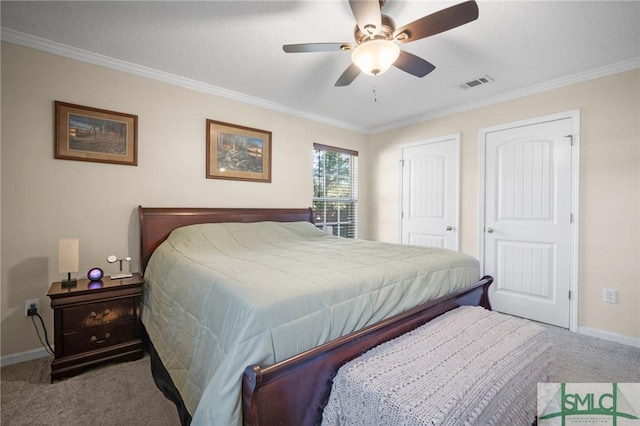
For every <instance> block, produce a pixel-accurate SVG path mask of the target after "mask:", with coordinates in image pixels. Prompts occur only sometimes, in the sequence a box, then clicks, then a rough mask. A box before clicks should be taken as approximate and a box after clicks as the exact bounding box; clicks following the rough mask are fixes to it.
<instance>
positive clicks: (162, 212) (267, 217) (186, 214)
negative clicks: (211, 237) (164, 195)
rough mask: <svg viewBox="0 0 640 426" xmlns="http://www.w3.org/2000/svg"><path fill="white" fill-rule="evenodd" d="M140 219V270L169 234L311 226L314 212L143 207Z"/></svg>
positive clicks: (139, 210)
mask: <svg viewBox="0 0 640 426" xmlns="http://www.w3.org/2000/svg"><path fill="white" fill-rule="evenodd" d="M138 216H139V218H140V268H141V269H140V270H141V272H142V273H144V270H145V269H146V267H147V263H149V259H150V258H151V254H152V253H153V251H154V250H155V249H156V248H157V247H158V246H159V245H160V243H162V242H163V241H164V240H166V239H167V237H168V236H169V234H170V233H171V231H173V230H174V229H176V228H179V227H181V226H186V225H195V224H197V223H221V222H244V223H249V222H266V221H271V222H311V223H314V214H313V209H312V208H310V207H308V208H305V209H248V208H243V209H233V208H196V207H142V206H138Z"/></svg>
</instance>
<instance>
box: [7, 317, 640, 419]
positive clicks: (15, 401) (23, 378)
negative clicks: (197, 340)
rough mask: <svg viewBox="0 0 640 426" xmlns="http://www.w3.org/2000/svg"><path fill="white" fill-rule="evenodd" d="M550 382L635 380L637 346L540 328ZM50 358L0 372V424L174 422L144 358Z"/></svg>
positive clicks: (639, 372) (639, 364)
mask: <svg viewBox="0 0 640 426" xmlns="http://www.w3.org/2000/svg"><path fill="white" fill-rule="evenodd" d="M545 328H547V330H548V335H549V338H550V339H551V341H552V342H553V345H554V349H553V350H554V355H555V357H556V377H555V382H556V383H562V382H564V383H611V382H618V383H640V349H638V348H634V347H631V346H626V345H621V344H617V343H612V342H608V341H605V340H602V339H598V338H595V337H589V336H584V335H580V334H577V333H571V332H569V331H567V330H565V329H562V328H558V327H553V326H546V325H545ZM50 362H51V359H49V358H41V359H38V360H34V361H29V362H24V363H20V364H14V365H10V366H7V367H3V368H2V369H1V370H0V378H1V382H0V387H1V391H0V394H1V400H0V401H1V404H0V411H1V416H0V424H2V425H3V426H37V425H48V426H49V425H51V426H76V425H77V426H84V425H96V426H101V425H118V426H138V425H149V426H151V425H153V426H178V425H179V424H180V421H179V420H178V415H177V412H176V409H175V406H174V405H173V403H171V402H170V401H169V400H167V399H165V398H164V396H163V395H162V393H161V392H160V391H159V390H158V388H157V387H156V386H155V384H154V382H153V378H152V377H151V369H150V361H149V357H148V356H145V357H144V358H142V359H140V360H138V361H133V362H124V363H112V364H106V365H104V366H101V367H96V368H93V369H91V370H87V371H86V372H84V373H83V374H81V375H78V376H75V377H72V378H69V379H66V380H60V381H56V382H55V383H53V384H51V383H50V382H49V372H50V370H49V364H50Z"/></svg>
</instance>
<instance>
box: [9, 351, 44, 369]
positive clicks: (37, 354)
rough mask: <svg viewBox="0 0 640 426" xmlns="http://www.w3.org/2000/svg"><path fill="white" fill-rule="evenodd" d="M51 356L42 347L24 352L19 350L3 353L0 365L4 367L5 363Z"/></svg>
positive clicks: (10, 363) (16, 362)
mask: <svg viewBox="0 0 640 426" xmlns="http://www.w3.org/2000/svg"><path fill="white" fill-rule="evenodd" d="M48 356H51V355H49V352H47V351H46V349H44V348H40V349H33V350H30V351H26V352H20V353H17V354H12V355H5V356H3V357H0V367H6V366H7V365H12V364H18V363H20V362H25V361H31V360H34V359H38V358H45V357H48Z"/></svg>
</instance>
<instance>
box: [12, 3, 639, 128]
mask: <svg viewBox="0 0 640 426" xmlns="http://www.w3.org/2000/svg"><path fill="white" fill-rule="evenodd" d="M456 3H458V2H457V1H453V2H449V1H447V2H439V1H401V0H388V1H387V4H386V5H385V6H384V8H383V13H385V14H387V15H389V16H391V17H392V18H393V19H395V21H396V24H397V25H398V26H401V25H404V24H407V23H409V22H412V21H414V20H415V19H418V18H420V17H422V16H424V15H426V14H429V13H432V12H435V11H437V10H440V9H443V8H445V7H448V6H450V5H453V4H456ZM478 6H479V10H480V12H479V15H480V17H479V18H478V20H476V21H473V22H471V23H468V24H466V25H464V26H461V27H458V28H455V29H452V30H450V31H447V32H444V33H441V34H438V35H435V36H433V37H429V38H426V39H422V40H418V41H415V42H412V43H408V44H405V45H402V46H401V48H402V49H404V50H406V51H409V52H411V53H413V54H416V55H418V56H421V57H423V58H424V59H426V60H428V61H429V62H431V63H433V64H434V65H435V66H436V70H435V71H433V72H432V73H431V74H428V75H427V76H425V77H423V78H417V77H414V76H412V75H409V74H407V73H404V72H402V71H400V70H399V69H396V68H393V67H392V68H391V69H390V70H389V71H388V72H386V73H385V74H383V75H380V76H377V77H371V76H367V75H364V74H361V75H360V76H359V77H358V78H356V80H355V81H354V82H353V83H352V84H351V85H349V86H346V87H334V83H335V81H336V80H337V79H338V77H339V76H340V75H341V74H342V72H343V71H344V70H345V69H346V67H347V66H348V65H349V63H350V54H349V53H348V52H323V53H297V54H287V53H284V52H283V51H282V45H283V44H293V43H307V42H350V43H351V42H353V29H354V26H355V21H354V18H353V15H352V13H351V9H350V8H349V5H348V2H347V0H340V1H338V0H330V1H329V0H326V1H252V2H247V1H203V2H187V1H173V2H151V1H140V2H110V1H88V2H77V1H68V2H57V1H44V2H36V1H19V2H12V1H2V2H1V20H2V38H3V40H7V41H11V42H16V43H21V44H25V45H32V46H36V47H39V48H42V49H44V50H50V51H54V52H57V53H62V54H65V55H67V56H72V57H74V56H75V57H81V58H83V59H85V60H89V61H93V62H96V63H100V64H106V65H107V66H111V67H114V68H120V69H128V70H132V71H133V72H137V73H143V74H146V75H149V76H152V77H156V78H160V79H165V80H167V79H168V80H172V79H173V81H175V82H178V84H183V85H186V86H188V87H189V86H191V87H193V88H196V89H198V90H205V91H209V92H212V93H216V94H220V95H223V96H228V97H231V98H234V99H240V100H243V101H246V102H250V103H254V104H258V105H261V106H266V107H269V108H273V109H277V110H281V111H285V112H289V113H293V114H297V115H301V116H305V117H310V118H313V119H316V120H318V121H323V122H327V123H330V124H333V125H338V126H341V127H345V128H350V129H353V130H357V131H362V132H365V133H375V132H378V131H381V130H385V129H391V128H395V127H399V126H401V125H406V124H410V123H413V122H417V121H422V120H424V119H426V118H430V117H434V116H440V115H444V114H446V113H449V112H455V111H460V110H464V109H469V108H472V107H477V106H479V105H484V104H487V103H491V102H496V101H499V100H503V99H509V98H513V97H516V96H519V95H522V94H526V93H531V92H535V91H540V90H544V89H545V88H552V87H557V86H560V85H562V84H566V83H568V82H574V81H580V80H581V79H582V80H584V79H588V78H592V77H595V76H600V75H606V74H608V73H612V72H619V71H623V70H627V69H632V68H637V67H640V1H588V2H587V1H515V0H512V1H483V0H480V1H478ZM78 49H79V50H78ZM87 52H91V54H88V53H87ZM94 54H98V55H103V56H97V55H94ZM112 59H115V60H112ZM116 60H117V61H116ZM156 71H158V72H156ZM484 75H489V76H491V77H492V78H493V79H495V81H494V82H492V83H491V84H487V85H482V86H478V87H476V88H473V89H461V88H460V84H462V83H464V82H466V81H469V80H473V79H475V78H478V77H481V76H484ZM631 90H638V88H631ZM212 118H215V117H212Z"/></svg>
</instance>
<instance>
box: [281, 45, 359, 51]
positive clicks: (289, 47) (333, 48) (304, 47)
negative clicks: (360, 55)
mask: <svg viewBox="0 0 640 426" xmlns="http://www.w3.org/2000/svg"><path fill="white" fill-rule="evenodd" d="M351 49H353V45H352V44H351V43H301V44H285V45H284V46H282V50H284V51H285V52H287V53H304V52H341V51H343V50H351Z"/></svg>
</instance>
